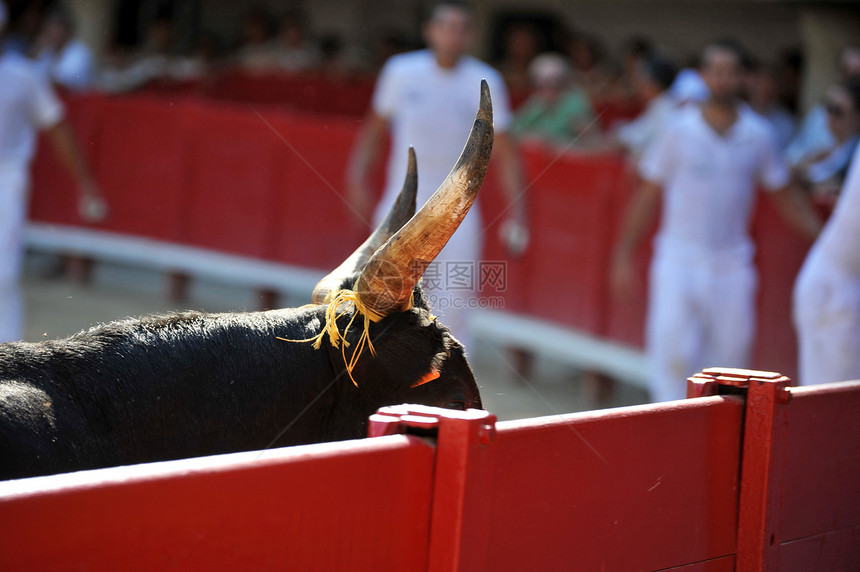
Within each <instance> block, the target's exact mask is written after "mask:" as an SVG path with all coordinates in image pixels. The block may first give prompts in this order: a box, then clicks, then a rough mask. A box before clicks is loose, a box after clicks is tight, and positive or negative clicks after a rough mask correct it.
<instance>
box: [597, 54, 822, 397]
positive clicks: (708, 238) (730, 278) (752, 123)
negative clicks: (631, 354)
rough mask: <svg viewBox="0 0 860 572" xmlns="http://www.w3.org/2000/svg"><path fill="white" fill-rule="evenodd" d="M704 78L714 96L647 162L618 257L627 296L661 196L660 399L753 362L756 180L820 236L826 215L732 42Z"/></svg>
mask: <svg viewBox="0 0 860 572" xmlns="http://www.w3.org/2000/svg"><path fill="white" fill-rule="evenodd" d="M702 60H703V63H702V78H703V79H704V81H705V82H706V83H707V86H708V89H709V92H710V96H709V99H708V100H707V101H706V102H705V103H704V104H702V105H701V106H692V105H691V106H688V107H687V108H685V109H684V110H682V111H680V112H679V113H678V114H677V115H676V116H675V117H674V118H673V121H672V123H671V125H669V126H667V128H666V129H665V130H663V131H662V132H661V134H660V135H659V136H658V138H657V140H656V141H655V143H654V145H653V146H651V147H650V148H649V149H648V150H647V151H646V152H645V156H644V157H643V159H642V162H641V163H640V166H639V172H640V175H641V176H642V179H643V183H642V185H641V187H640V189H639V191H638V193H637V195H636V196H635V197H634V198H633V200H632V202H631V204H630V207H629V211H628V213H627V218H626V220H625V225H624V228H623V231H622V235H621V238H620V240H619V242H618V245H617V247H616V250H615V254H614V258H613V264H612V281H613V287H614V290H615V292H616V294H618V295H624V294H626V293H629V292H630V291H631V288H632V287H633V285H634V283H635V273H634V270H633V255H634V253H635V250H636V247H637V246H638V245H639V243H640V241H641V239H642V238H643V237H644V234H645V232H646V231H647V229H648V228H649V226H650V223H651V221H652V219H653V216H654V214H655V213H656V210H657V207H658V205H660V203H661V199H662V218H661V223H660V228H659V231H658V234H657V238H656V243H655V252H654V259H653V260H652V263H651V278H650V296H649V302H648V317H647V326H646V351H647V353H648V357H649V359H650V360H651V366H652V380H651V397H652V399H654V400H655V401H666V400H672V399H681V398H683V397H684V395H685V387H686V382H685V380H686V378H687V377H688V376H690V375H692V374H694V373H696V372H697V371H700V370H701V369H703V368H705V367H710V366H725V367H748V366H749V357H750V349H751V346H752V341H753V335H754V329H755V319H754V316H755V291H756V282H757V276H756V272H755V269H754V267H753V254H754V246H753V243H752V240H751V238H750V235H749V221H750V216H751V211H752V207H753V203H754V199H755V191H756V185H757V184H759V185H761V186H763V187H764V188H765V189H766V190H768V191H770V192H769V193H768V194H769V195H770V196H771V198H772V199H773V200H774V201H775V203H776V205H777V207H778V208H779V209H780V212H781V214H783V216H785V217H786V219H787V220H788V222H790V223H792V224H793V225H794V226H796V227H797V228H798V229H799V230H801V231H802V232H804V233H805V234H807V235H808V236H809V237H810V238H814V236H815V235H816V234H817V233H818V230H819V228H820V221H819V220H818V217H817V216H816V215H815V213H814V211H813V210H812V209H811V206H810V204H809V203H808V201H804V200H803V198H802V195H800V194H799V193H797V192H795V191H794V190H793V189H791V188H790V187H787V186H786V185H787V183H788V181H789V173H788V170H787V168H786V166H785V165H784V163H783V162H782V160H781V159H780V157H779V154H778V151H777V150H776V148H775V146H774V142H773V137H772V135H771V133H770V128H769V126H768V125H767V124H766V123H765V121H764V120H763V119H761V118H760V117H759V116H757V115H756V114H755V113H753V112H752V111H751V110H749V109H748V108H747V107H746V106H745V105H742V104H741V103H740V102H739V99H738V91H739V88H740V83H741V58H740V55H739V52H738V51H737V49H736V48H734V46H733V44H730V43H714V44H711V45H709V46H708V47H707V48H706V49H705V51H704V54H703V58H702Z"/></svg>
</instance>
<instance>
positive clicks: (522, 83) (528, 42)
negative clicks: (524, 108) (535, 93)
mask: <svg viewBox="0 0 860 572" xmlns="http://www.w3.org/2000/svg"><path fill="white" fill-rule="evenodd" d="M542 43H543V42H542V41H541V38H540V36H539V35H538V31H537V29H536V28H535V26H534V24H531V23H530V22H515V23H513V24H511V25H510V27H508V29H507V30H506V31H505V37H504V54H503V56H502V59H501V60H500V61H499V62H498V63H497V64H496V68H497V69H498V70H499V71H500V72H501V73H502V77H503V78H505V83H507V84H508V89H510V90H511V92H512V93H525V92H527V91H528V90H529V88H530V87H531V81H530V78H529V64H530V63H531V61H532V60H533V59H534V58H535V56H537V55H538V54H539V53H540V51H541V45H542Z"/></svg>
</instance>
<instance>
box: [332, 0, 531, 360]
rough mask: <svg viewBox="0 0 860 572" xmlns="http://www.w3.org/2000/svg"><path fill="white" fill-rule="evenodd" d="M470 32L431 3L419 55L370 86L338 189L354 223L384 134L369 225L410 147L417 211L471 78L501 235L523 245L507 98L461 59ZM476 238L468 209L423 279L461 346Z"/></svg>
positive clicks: (452, 156) (364, 211)
mask: <svg viewBox="0 0 860 572" xmlns="http://www.w3.org/2000/svg"><path fill="white" fill-rule="evenodd" d="M474 25H475V24H474V19H473V12H472V10H471V9H470V8H469V7H468V6H467V5H466V4H464V3H462V2H456V1H454V0H448V1H443V2H439V3H436V4H434V6H433V7H432V10H431V12H430V14H429V18H428V20H427V22H426V24H425V25H424V27H423V32H424V38H425V40H426V42H427V45H428V49H424V50H418V51H414V52H407V53H404V54H399V55H396V56H393V57H392V58H391V59H390V60H388V63H386V64H385V66H384V68H383V70H382V72H381V73H380V75H379V79H378V80H377V84H376V89H375V92H374V95H373V102H372V109H371V111H370V113H369V115H368V117H367V119H366V121H365V124H364V127H363V129H362V132H361V133H360V134H359V136H358V138H357V139H356V142H355V144H354V146H353V152H352V157H351V159H350V164H349V167H348V170H347V188H348V192H349V197H350V198H351V202H352V206H353V209H354V212H355V213H356V214H357V219H359V218H360V219H361V222H362V223H363V224H366V220H367V219H366V218H364V217H366V216H367V215H369V214H370V210H371V204H370V201H371V196H372V195H371V192H370V190H369V188H368V176H369V173H370V172H371V171H372V169H373V167H374V165H375V164H376V162H377V161H378V160H379V155H380V148H381V146H382V142H383V140H384V138H385V135H386V133H387V131H388V130H389V129H391V136H392V137H391V140H392V142H391V153H390V157H389V161H388V171H387V175H386V185H385V190H384V192H383V196H382V200H381V201H380V202H379V204H378V205H377V207H376V211H375V214H374V217H373V218H374V220H375V221H379V220H380V219H381V218H382V217H383V216H384V214H385V213H386V212H387V211H388V208H389V207H390V205H391V204H392V203H393V201H394V200H395V198H396V197H397V194H398V192H399V190H400V187H401V186H402V184H403V178H404V176H405V173H406V167H407V153H408V149H409V146H410V145H412V146H414V148H415V153H416V155H417V158H418V196H417V204H418V206H419V208H420V206H421V205H423V204H424V203H425V201H427V199H428V198H429V197H430V196H431V195H432V194H433V193H434V192H435V191H436V189H437V187H438V186H439V185H440V184H441V183H442V181H443V180H444V179H445V177H446V176H447V175H448V172H449V171H450V170H451V168H452V167H453V166H454V164H455V163H456V162H457V158H458V157H459V155H460V152H461V151H462V149H463V142H464V141H465V140H466V137H467V136H468V133H469V130H470V129H471V127H472V123H473V122H474V119H475V112H476V111H477V110H478V103H479V99H480V85H481V80H482V79H486V80H487V83H488V84H489V87H490V92H491V95H492V100H493V124H494V128H495V140H494V143H493V164H494V165H495V167H496V168H498V169H500V170H501V173H500V174H501V177H500V179H501V180H500V186H501V188H502V191H503V192H505V194H506V195H507V197H508V199H509V201H510V203H509V207H508V208H507V210H506V211H505V218H506V219H507V221H506V222H505V223H504V224H502V228H503V229H505V230H506V234H505V237H507V238H509V239H510V240H508V245H509V248H510V249H511V250H512V251H518V250H517V249H521V248H524V247H525V238H524V235H526V233H525V228H526V227H525V224H526V220H525V207H524V204H525V201H524V200H523V198H524V197H523V195H524V191H523V185H522V175H521V167H520V160H519V156H518V154H517V152H516V149H515V147H514V144H513V142H512V141H511V139H510V137H509V136H508V133H507V132H508V128H509V126H510V122H511V112H510V106H509V104H508V94H507V90H506V89H505V84H504V80H503V79H502V77H501V75H500V74H499V73H498V72H497V71H496V70H494V69H493V68H491V67H490V66H489V65H487V64H485V63H483V62H481V61H479V60H477V59H475V58H473V57H471V56H469V55H467V50H468V49H469V48H470V46H471V45H472V41H473V39H474V32H475V30H474ZM479 200H480V199H479ZM374 224H375V223H374ZM483 233H484V225H483V223H482V221H481V209H480V208H479V207H477V206H476V207H473V208H472V209H471V210H470V211H469V214H468V215H467V216H466V218H465V220H464V221H463V223H462V224H461V225H460V227H459V229H458V230H457V232H455V233H454V235H453V236H452V237H451V239H450V240H449V241H448V244H447V245H446V246H445V248H444V249H443V250H442V252H441V253H440V254H439V256H438V257H437V258H436V261H435V262H434V266H433V267H431V268H429V269H428V270H427V271H425V273H424V279H423V285H424V289H425V290H424V291H425V295H426V298H427V299H428V300H429V301H430V303H431V305H432V306H433V308H434V313H435V314H438V315H440V316H444V320H445V324H446V325H447V326H448V327H449V328H450V329H451V331H452V332H453V333H454V336H455V337H457V338H458V339H459V340H460V342H461V343H463V345H464V346H465V347H467V348H468V347H470V346H471V330H470V328H469V325H468V313H469V312H470V310H471V309H472V308H474V306H475V296H476V291H477V288H478V286H479V280H480V276H479V275H478V274H477V273H478V272H479V270H480V261H479V258H480V255H481V246H482V242H483V240H482V237H483ZM513 237H519V239H518V240H514V239H513Z"/></svg>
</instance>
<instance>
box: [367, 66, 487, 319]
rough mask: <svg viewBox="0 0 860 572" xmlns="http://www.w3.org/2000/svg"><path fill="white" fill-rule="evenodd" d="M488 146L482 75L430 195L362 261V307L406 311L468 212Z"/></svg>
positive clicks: (481, 177) (385, 311)
mask: <svg viewBox="0 0 860 572" xmlns="http://www.w3.org/2000/svg"><path fill="white" fill-rule="evenodd" d="M492 149H493V105H492V100H491V99H490V88H489V86H488V85H487V82H486V80H482V81H481V102H480V106H479V109H478V113H477V115H476V116H475V122H474V124H473V125H472V131H471V133H469V138H468V139H467V141H466V146H465V147H464V148H463V152H462V153H461V154H460V158H459V160H458V161H457V163H456V164H455V165H454V168H453V169H451V172H450V173H449V174H448V176H447V177H446V178H445V180H444V181H443V182H442V184H441V185H440V186H439V188H438V189H437V190H436V192H435V193H434V194H433V196H432V197H430V198H429V199H428V200H427V202H426V203H425V204H424V206H423V207H421V210H420V211H418V213H417V214H416V215H415V216H414V217H412V219H411V220H410V221H409V222H407V223H406V224H405V225H403V228H401V229H400V230H399V231H397V233H396V234H395V235H394V236H392V237H391V239H390V240H389V241H388V242H386V243H385V244H384V245H383V246H382V247H381V248H380V249H379V250H378V251H377V252H376V253H375V254H374V255H373V256H372V257H371V258H370V260H369V261H368V262H367V264H366V265H365V266H364V270H363V271H362V273H361V276H359V278H358V280H357V281H356V284H355V290H356V292H357V293H358V295H359V297H360V298H361V301H362V303H363V304H364V306H366V307H367V308H369V309H370V310H372V311H373V312H375V313H376V314H379V315H383V316H385V315H388V314H391V313H394V312H398V311H402V310H406V309H408V307H409V300H410V299H411V296H412V289H413V288H414V287H415V284H416V283H417V282H418V280H419V279H420V278H421V276H422V274H424V270H425V269H426V268H427V266H428V265H429V264H430V263H431V262H433V259H435V258H436V256H437V255H438V254H439V252H440V251H441V250H442V248H443V247H444V246H445V244H447V243H448V240H449V239H450V238H451V236H452V235H453V234H454V231H456V230H457V227H459V226H460V223H461V222H463V219H464V218H465V217H466V214H467V213H468V212H469V208H471V206H472V204H473V203H474V202H475V198H476V197H477V195H478V189H480V188H481V184H482V183H483V181H484V175H485V174H486V172H487V165H488V164H489V162H490V152H491V151H492Z"/></svg>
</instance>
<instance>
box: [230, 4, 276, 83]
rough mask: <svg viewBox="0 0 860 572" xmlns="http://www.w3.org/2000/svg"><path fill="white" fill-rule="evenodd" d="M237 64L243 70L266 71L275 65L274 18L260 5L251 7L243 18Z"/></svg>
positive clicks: (236, 55)
mask: <svg viewBox="0 0 860 572" xmlns="http://www.w3.org/2000/svg"><path fill="white" fill-rule="evenodd" d="M239 36H240V39H239V47H238V49H237V50H236V54H235V65H236V67H238V68H239V69H240V70H242V71H247V72H266V71H269V70H271V69H272V68H274V67H275V65H276V63H275V61H274V55H273V53H272V45H271V39H272V18H271V16H270V15H269V13H268V12H266V11H265V10H263V9H262V8H259V7H254V8H250V9H249V10H248V11H247V12H246V13H245V15H244V17H243V18H242V24H241V28H240V30H239Z"/></svg>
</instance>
